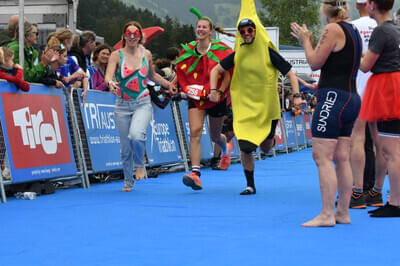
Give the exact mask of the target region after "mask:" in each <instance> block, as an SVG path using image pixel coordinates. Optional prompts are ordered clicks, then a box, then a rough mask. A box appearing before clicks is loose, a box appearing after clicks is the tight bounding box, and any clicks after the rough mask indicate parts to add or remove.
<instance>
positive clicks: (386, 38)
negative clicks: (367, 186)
mask: <svg viewBox="0 0 400 266" xmlns="http://www.w3.org/2000/svg"><path fill="white" fill-rule="evenodd" d="M393 4H394V0H368V7H369V8H368V13H369V16H370V17H372V18H374V19H375V20H376V22H377V24H378V26H377V27H376V28H375V29H374V31H373V32H372V35H371V38H370V40H369V45H368V50H367V52H366V53H365V56H364V57H363V58H362V60H361V65H360V69H361V71H363V72H364V73H366V72H368V71H371V72H372V75H371V77H370V78H369V79H368V83H367V87H366V88H365V93H364V97H363V102H362V107H361V111H360V118H361V119H363V120H366V121H369V122H371V121H376V122H377V134H378V135H379V137H378V139H379V143H380V145H381V146H382V151H383V157H384V158H385V159H386V163H387V169H388V173H389V181H390V197H389V199H388V202H387V203H386V205H385V206H382V207H380V208H378V209H377V210H374V211H370V212H371V215H370V216H371V217H400V167H399V166H400V153H399V150H400V111H399V103H400V95H399V93H398V91H399V84H400V53H399V44H400V25H398V24H395V23H394V21H393V20H392V18H391V16H390V12H391V9H392V8H393ZM375 133H376V132H375ZM373 134H374V133H373Z"/></svg>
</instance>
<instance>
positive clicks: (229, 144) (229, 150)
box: [226, 139, 235, 154]
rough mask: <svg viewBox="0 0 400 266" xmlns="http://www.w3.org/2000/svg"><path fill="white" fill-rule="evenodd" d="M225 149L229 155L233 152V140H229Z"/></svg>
mask: <svg viewBox="0 0 400 266" xmlns="http://www.w3.org/2000/svg"><path fill="white" fill-rule="evenodd" d="M226 148H227V149H228V154H231V152H232V151H234V150H235V144H234V143H233V139H231V140H230V141H229V142H228V144H226Z"/></svg>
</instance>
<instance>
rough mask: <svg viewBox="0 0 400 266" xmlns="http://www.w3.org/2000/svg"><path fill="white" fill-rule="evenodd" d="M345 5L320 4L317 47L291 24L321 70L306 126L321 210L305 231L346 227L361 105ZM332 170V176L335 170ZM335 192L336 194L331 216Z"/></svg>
mask: <svg viewBox="0 0 400 266" xmlns="http://www.w3.org/2000/svg"><path fill="white" fill-rule="evenodd" d="M347 4H348V1H344V0H342V1H340V2H338V1H336V0H324V1H323V2H322V3H321V11H322V13H323V15H324V16H325V17H326V21H327V22H328V24H327V25H326V26H325V27H324V29H323V30H322V34H321V38H320V40H319V42H318V44H317V46H316V47H315V49H314V47H313V35H312V33H311V32H310V31H308V29H307V26H306V25H304V24H303V25H302V26H300V25H298V24H297V23H291V30H292V32H291V34H292V35H293V36H294V37H296V38H297V39H298V40H299V41H300V43H301V44H302V46H303V47H304V51H305V54H306V58H307V61H308V63H309V65H310V67H311V69H312V70H314V71H315V70H318V69H321V78H320V80H319V83H318V104H317V107H316V112H315V115H314V117H313V121H312V126H311V127H312V143H313V147H312V153H313V159H314V161H315V163H316V165H317V167H318V173H319V182H320V192H321V196H322V210H321V212H320V214H319V215H317V216H316V217H315V218H313V219H312V220H310V221H308V222H305V223H303V224H302V226H305V227H320V226H335V225H336V223H346V224H348V223H350V222H351V220H350V215H349V204H350V197H351V189H352V180H353V178H352V173H351V167H350V142H351V139H350V135H351V131H352V129H353V124H354V121H355V120H356V118H357V115H358V112H359V110H360V106H361V99H360V96H359V95H358V94H357V88H356V77H357V70H358V67H359V64H360V58H361V52H362V43H361V37H360V34H359V33H358V31H357V29H356V28H355V26H354V25H353V24H351V23H349V22H348V14H347V10H348V5H347ZM335 170H336V171H335ZM336 191H338V193H339V200H338V203H337V209H336V213H335V212H334V207H335V206H334V205H335V195H336Z"/></svg>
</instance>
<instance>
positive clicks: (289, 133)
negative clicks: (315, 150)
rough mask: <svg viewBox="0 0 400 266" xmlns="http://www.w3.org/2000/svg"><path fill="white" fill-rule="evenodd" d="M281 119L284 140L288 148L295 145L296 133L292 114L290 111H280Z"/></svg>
mask: <svg viewBox="0 0 400 266" xmlns="http://www.w3.org/2000/svg"><path fill="white" fill-rule="evenodd" d="M282 117H283V120H284V121H285V129H286V130H285V131H286V140H287V146H288V148H295V147H297V143H296V133H295V130H294V127H295V124H294V123H293V116H292V113H291V112H282Z"/></svg>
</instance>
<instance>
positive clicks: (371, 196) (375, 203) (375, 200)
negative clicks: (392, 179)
mask: <svg viewBox="0 0 400 266" xmlns="http://www.w3.org/2000/svg"><path fill="white" fill-rule="evenodd" d="M366 202H367V206H371V207H381V206H383V200H382V193H381V192H376V193H374V191H373V190H372V189H369V190H368V193H367V198H366Z"/></svg>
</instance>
